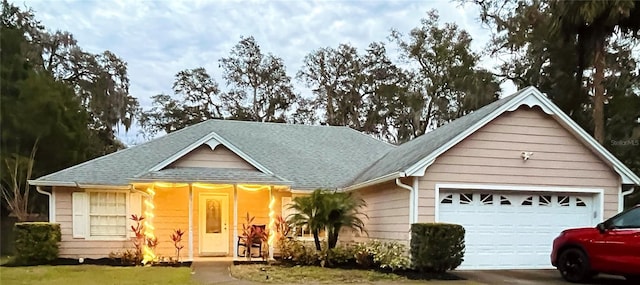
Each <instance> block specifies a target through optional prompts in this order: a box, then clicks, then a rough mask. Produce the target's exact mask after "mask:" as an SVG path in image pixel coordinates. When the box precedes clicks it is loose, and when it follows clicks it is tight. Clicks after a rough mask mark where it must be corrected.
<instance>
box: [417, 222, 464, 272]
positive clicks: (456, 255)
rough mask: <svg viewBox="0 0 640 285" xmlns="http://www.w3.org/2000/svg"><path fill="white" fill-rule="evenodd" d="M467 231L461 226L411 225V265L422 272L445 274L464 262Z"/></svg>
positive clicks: (441, 224)
mask: <svg viewBox="0 0 640 285" xmlns="http://www.w3.org/2000/svg"><path fill="white" fill-rule="evenodd" d="M464 235H465V230H464V227H462V226H461V225H456V224H444V223H417V224H412V225H411V264H412V266H413V268H414V269H416V270H419V271H422V272H434V273H443V272H445V271H447V270H453V269H456V268H457V267H458V266H460V264H462V261H463V260H464V249H465V246H464Z"/></svg>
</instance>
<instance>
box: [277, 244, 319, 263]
mask: <svg viewBox="0 0 640 285" xmlns="http://www.w3.org/2000/svg"><path fill="white" fill-rule="evenodd" d="M278 247H279V249H280V257H281V258H282V260H283V261H285V262H290V263H293V264H296V265H318V264H319V263H320V260H321V256H320V254H321V252H319V251H317V250H316V249H315V246H313V245H309V244H305V243H304V242H302V241H298V240H293V239H281V240H280V242H279V243H278Z"/></svg>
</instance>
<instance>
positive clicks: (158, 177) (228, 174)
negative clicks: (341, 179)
mask: <svg viewBox="0 0 640 285" xmlns="http://www.w3.org/2000/svg"><path fill="white" fill-rule="evenodd" d="M132 181H134V182H136V181H140V182H144V181H171V182H214V183H254V184H289V183H291V182H290V181H286V180H284V179H281V178H279V177H276V176H274V175H269V174H265V173H262V172H260V171H257V170H250V169H237V168H205V167H180V168H167V169H163V170H158V171H151V172H147V173H146V174H143V175H141V176H139V177H136V178H134V179H132Z"/></svg>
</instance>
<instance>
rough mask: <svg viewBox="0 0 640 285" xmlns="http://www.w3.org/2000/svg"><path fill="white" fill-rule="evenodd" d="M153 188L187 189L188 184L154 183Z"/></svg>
mask: <svg viewBox="0 0 640 285" xmlns="http://www.w3.org/2000/svg"><path fill="white" fill-rule="evenodd" d="M153 186H154V187H161V188H179V187H187V186H189V184H187V183H172V182H156V183H153Z"/></svg>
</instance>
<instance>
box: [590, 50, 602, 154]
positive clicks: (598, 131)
mask: <svg viewBox="0 0 640 285" xmlns="http://www.w3.org/2000/svg"><path fill="white" fill-rule="evenodd" d="M604 45H605V42H604V40H601V41H596V44H595V56H594V67H595V69H596V72H595V74H594V76H593V89H594V94H593V126H594V129H593V136H594V137H595V139H596V140H597V141H598V142H599V143H600V144H603V143H604V68H605V61H604V53H605V49H604Z"/></svg>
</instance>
